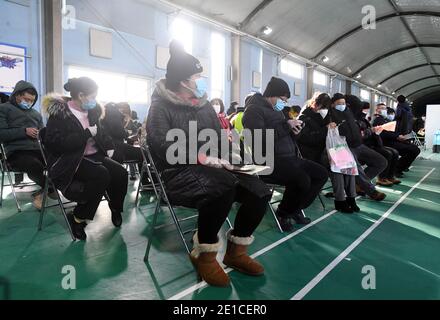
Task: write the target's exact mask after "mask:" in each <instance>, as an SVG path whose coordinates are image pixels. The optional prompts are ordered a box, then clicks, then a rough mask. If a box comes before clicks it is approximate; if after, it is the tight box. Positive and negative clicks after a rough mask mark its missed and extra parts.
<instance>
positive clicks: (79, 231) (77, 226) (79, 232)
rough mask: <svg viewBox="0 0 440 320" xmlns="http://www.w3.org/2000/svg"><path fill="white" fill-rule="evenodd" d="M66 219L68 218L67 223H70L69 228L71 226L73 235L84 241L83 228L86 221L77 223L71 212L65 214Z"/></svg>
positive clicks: (85, 236) (84, 233) (85, 238)
mask: <svg viewBox="0 0 440 320" xmlns="http://www.w3.org/2000/svg"><path fill="white" fill-rule="evenodd" d="M67 220H69V224H70V228H72V233H73V236H74V237H75V238H76V239H78V240H80V241H86V240H87V234H86V232H85V230H84V229H85V228H86V227H87V223H85V222H83V223H77V222H76V221H75V217H74V216H73V214H72V213H70V214H68V215H67Z"/></svg>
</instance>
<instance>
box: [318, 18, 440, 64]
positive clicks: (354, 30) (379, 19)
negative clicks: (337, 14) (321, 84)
mask: <svg viewBox="0 0 440 320" xmlns="http://www.w3.org/2000/svg"><path fill="white" fill-rule="evenodd" d="M402 16H425V17H440V12H434V11H408V12H401V13H392V14H388V15H385V16H383V17H379V18H377V19H376V23H377V22H382V21H386V20H389V19H393V18H398V17H402ZM362 30H364V28H363V26H362V25H360V26H359V27H356V28H354V29H352V30H350V31H348V32H346V33H344V34H343V35H341V36H340V37H338V38H337V39H336V40H334V41H333V42H332V43H330V44H328V45H327V46H326V47H325V48H324V49H322V50H321V51H320V52H319V53H318V54H316V55H315V57H313V59H312V60H318V59H319V58H320V57H321V56H322V55H323V54H324V53H326V52H327V51H328V50H330V49H331V48H332V47H334V46H335V45H337V44H338V43H340V42H342V41H343V40H345V39H346V38H348V37H350V36H351V35H353V34H355V33H357V32H360V31H362Z"/></svg>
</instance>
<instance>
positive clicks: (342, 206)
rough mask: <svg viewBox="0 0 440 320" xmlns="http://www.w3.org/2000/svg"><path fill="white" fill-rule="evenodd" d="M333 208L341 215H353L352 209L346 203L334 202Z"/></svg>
mask: <svg viewBox="0 0 440 320" xmlns="http://www.w3.org/2000/svg"><path fill="white" fill-rule="evenodd" d="M335 208H336V210H338V211H339V212H342V213H353V212H354V211H353V209H352V208H351V207H350V206H349V205H348V203H347V201H335Z"/></svg>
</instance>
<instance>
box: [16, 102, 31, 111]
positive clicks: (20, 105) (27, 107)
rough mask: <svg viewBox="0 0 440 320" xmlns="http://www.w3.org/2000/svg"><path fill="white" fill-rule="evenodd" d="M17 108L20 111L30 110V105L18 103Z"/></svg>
mask: <svg viewBox="0 0 440 320" xmlns="http://www.w3.org/2000/svg"><path fill="white" fill-rule="evenodd" d="M18 106H19V107H20V109H22V110H30V109H31V108H32V105H31V104H30V103H28V102H26V101H23V102H20V103H19V104H18Z"/></svg>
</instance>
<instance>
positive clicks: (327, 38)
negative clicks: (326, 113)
mask: <svg viewBox="0 0 440 320" xmlns="http://www.w3.org/2000/svg"><path fill="white" fill-rule="evenodd" d="M168 2H171V3H174V4H176V5H179V6H182V7H184V8H188V9H190V10H192V11H195V12H197V13H199V14H202V15H204V16H207V17H209V18H211V19H214V20H217V21H220V22H222V23H226V24H228V25H229V26H231V27H235V28H241V30H242V31H244V32H247V33H249V34H251V35H253V36H256V37H261V38H263V39H264V40H266V41H268V42H270V43H272V44H274V45H277V46H279V47H282V48H284V49H286V50H288V51H291V52H293V53H296V54H298V55H301V56H303V57H305V58H308V59H315V61H316V62H317V63H319V64H324V63H323V62H322V61H321V58H322V56H323V55H325V56H327V57H329V58H330V60H329V61H328V62H327V63H326V64H325V66H326V67H328V68H330V69H333V70H335V71H337V72H338V73H341V74H344V75H346V76H349V77H354V76H356V74H355V72H356V71H357V70H359V69H362V70H361V75H362V78H361V80H360V82H361V83H364V84H367V85H369V86H376V85H377V84H379V83H381V82H382V81H384V80H385V79H387V78H388V77H390V76H391V75H394V74H397V73H399V72H401V71H404V70H406V69H407V68H409V67H412V66H417V65H420V67H419V68H418V69H414V70H413V71H412V72H409V71H408V72H404V73H401V74H399V75H397V76H395V77H394V78H392V79H390V80H389V81H387V82H386V83H384V85H383V87H382V88H381V90H382V91H385V92H386V93H388V94H391V93H392V92H393V91H394V90H396V89H397V88H399V87H402V86H404V85H405V84H408V83H410V82H411V81H415V80H417V78H419V79H421V78H423V77H428V76H434V75H436V76H438V78H437V79H436V78H432V79H427V80H426V81H421V82H419V83H416V84H414V85H411V86H408V87H405V88H403V89H402V92H397V93H398V94H399V93H404V92H409V91H410V89H411V88H413V87H414V88H418V89H419V90H420V89H423V86H425V88H428V87H431V86H432V85H433V83H437V84H439V85H440V67H439V66H429V63H440V36H439V35H440V0H357V1H353V0H332V1H322V0H309V1H303V0H272V1H271V0H241V1H235V0H222V1H216V0H168ZM367 5H372V6H374V7H375V9H376V12H377V20H378V21H377V29H376V30H364V29H362V28H361V22H362V19H363V18H364V14H363V13H362V8H363V7H364V6H367ZM259 6H260V7H261V10H255V9H256V8H258V7H259ZM251 13H253V14H252V15H251V16H250V14H251ZM398 13H400V14H401V16H398V15H397V14H398ZM247 18H248V19H247ZM244 21H245V22H246V23H245V24H244V25H243V24H242V23H243V22H244ZM264 26H270V27H271V28H272V29H273V33H272V34H271V35H269V36H264V35H262V33H261V29H262V28H263V27H264ZM324 49H325V50H324ZM347 67H349V68H350V69H351V71H352V73H349V72H348V70H347ZM436 90H438V88H435V87H432V88H429V89H427V90H425V91H423V92H422V94H430V93H431V92H435V91H436ZM409 93H411V92H409Z"/></svg>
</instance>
